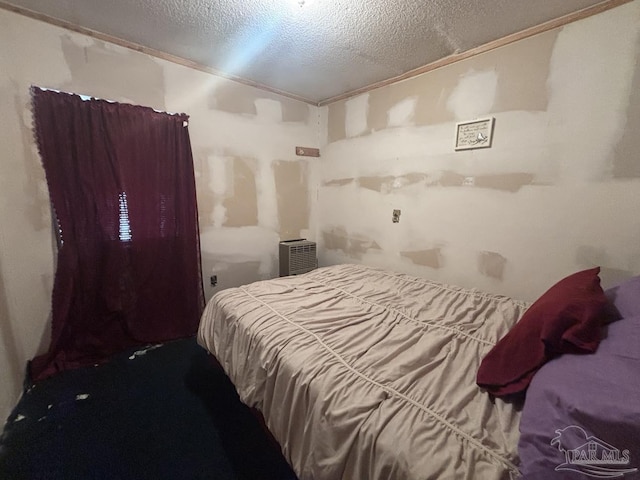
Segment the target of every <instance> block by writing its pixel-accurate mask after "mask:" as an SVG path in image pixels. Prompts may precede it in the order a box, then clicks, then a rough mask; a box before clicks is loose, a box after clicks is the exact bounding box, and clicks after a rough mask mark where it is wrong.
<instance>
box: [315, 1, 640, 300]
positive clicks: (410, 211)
mask: <svg viewBox="0 0 640 480" xmlns="http://www.w3.org/2000/svg"><path fill="white" fill-rule="evenodd" d="M639 58H640V2H632V3H630V4H626V5H624V6H622V7H618V8H615V9H613V10H611V11H608V12H605V13H603V14H600V15H598V16H595V17H591V18H588V19H585V20H582V21H579V22H576V23H572V24H570V25H567V26H565V27H563V28H561V29H557V30H553V31H550V32H547V33H544V34H540V35H537V36H535V37H532V38H530V39H527V40H523V41H519V42H517V43H515V44H511V45H508V46H505V47H502V48H499V49H496V50H494V51H491V52H489V53H485V54H482V55H479V56H477V57H474V58H471V59H468V60H466V61H462V62H459V63H456V64H453V65H450V66H447V67H444V68H441V69H438V70H435V71H433V72H430V73H426V74H424V75H422V76H419V77H416V78H413V79H411V80H407V81H404V82H402V83H397V84H394V85H390V86H387V87H383V88H380V89H377V90H373V91H371V92H369V93H366V94H363V95H360V96H358V97H355V98H351V99H348V100H345V101H341V102H336V103H333V104H330V105H329V106H327V107H323V108H322V111H321V115H322V118H323V125H324V131H323V132H322V137H323V141H322V146H321V150H322V158H321V159H320V163H319V164H318V168H317V169H316V170H315V171H314V176H315V178H316V182H317V184H318V198H319V201H318V202H317V203H316V204H314V208H313V215H312V216H313V219H314V222H315V224H316V225H317V226H318V234H317V237H318V239H319V241H320V242H321V245H320V252H322V254H321V257H320V261H321V264H333V263H340V262H362V263H367V264H372V265H378V266H383V267H387V268H390V269H394V270H398V271H404V272H408V273H413V274H416V275H420V276H425V277H429V278H432V279H435V280H440V281H444V282H447V283H453V284H458V285H463V286H467V287H476V288H479V289H482V290H487V291H492V292H497V293H502V294H506V295H510V296H514V297H516V298H521V299H525V300H533V299H535V298H537V296H539V295H540V294H541V293H542V292H543V291H544V290H546V289H547V288H548V287H550V286H551V285H552V284H553V283H554V282H555V281H557V280H559V279H560V278H562V277H564V276H565V275H567V274H569V273H572V272H575V271H577V270H581V269H584V268H587V267H591V266H595V265H599V266H601V267H602V273H601V278H602V281H603V284H604V285H605V286H607V285H611V284H612V283H615V282H617V281H620V280H622V279H624V278H627V277H629V276H632V275H634V274H638V273H640V240H639V239H640V215H638V213H637V209H638V206H639V205H640V164H639V162H638V159H639V153H640V136H639V135H638V132H640V62H639ZM483 117H495V130H494V138H493V146H492V147H491V148H488V149H479V150H467V151H458V152H456V151H454V135H455V124H456V122H459V121H467V120H473V119H476V118H483ZM467 178H470V179H471V181H472V182H473V183H474V185H473V186H468V185H466V183H467V182H465V179H467ZM393 209H401V211H402V213H401V217H400V223H397V224H394V223H392V222H391V216H392V210H393Z"/></svg>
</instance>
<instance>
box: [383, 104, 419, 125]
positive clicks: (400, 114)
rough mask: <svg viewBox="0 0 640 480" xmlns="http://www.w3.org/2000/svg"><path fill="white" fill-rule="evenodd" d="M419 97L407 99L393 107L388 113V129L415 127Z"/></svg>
mask: <svg viewBox="0 0 640 480" xmlns="http://www.w3.org/2000/svg"><path fill="white" fill-rule="evenodd" d="M417 103H418V97H417V96H413V97H409V98H405V99H404V100H402V101H400V102H398V103H396V104H395V105H394V106H393V107H391V108H390V109H389V111H388V113H387V126H388V127H407V126H411V125H413V121H414V116H415V113H416V104H417Z"/></svg>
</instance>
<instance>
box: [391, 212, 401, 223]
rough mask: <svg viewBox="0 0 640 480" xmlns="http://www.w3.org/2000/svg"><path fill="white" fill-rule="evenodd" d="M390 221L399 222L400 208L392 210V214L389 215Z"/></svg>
mask: <svg viewBox="0 0 640 480" xmlns="http://www.w3.org/2000/svg"><path fill="white" fill-rule="evenodd" d="M391 221H392V222H393V223H400V210H394V211H393V215H392V216H391Z"/></svg>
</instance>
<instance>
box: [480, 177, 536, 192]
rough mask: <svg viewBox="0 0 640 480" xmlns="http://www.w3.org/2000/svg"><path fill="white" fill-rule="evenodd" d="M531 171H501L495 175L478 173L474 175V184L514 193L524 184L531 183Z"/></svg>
mask: <svg viewBox="0 0 640 480" xmlns="http://www.w3.org/2000/svg"><path fill="white" fill-rule="evenodd" d="M533 179H534V175H533V174H531V173H502V174H496V175H479V176H476V177H474V185H475V186H476V187H479V188H492V189H494V190H501V191H504V192H512V193H515V192H517V191H518V190H520V189H521V188H522V187H524V186H525V185H531V183H533Z"/></svg>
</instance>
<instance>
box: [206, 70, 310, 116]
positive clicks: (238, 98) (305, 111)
mask: <svg viewBox="0 0 640 480" xmlns="http://www.w3.org/2000/svg"><path fill="white" fill-rule="evenodd" d="M269 102H277V103H278V104H279V105H280V107H279V110H280V112H281V113H280V114H279V120H278V122H280V121H282V122H299V123H308V122H309V121H310V109H309V105H308V104H306V103H304V102H300V101H297V100H293V99H290V98H286V97H280V96H278V95H276V94H274V93H271V92H266V91H264V90H260V89H258V88H255V87H251V86H249V85H244V84H241V83H237V82H233V81H227V80H222V81H220V82H219V84H218V85H215V87H214V88H213V89H212V93H211V95H209V98H208V106H209V108H210V109H211V110H220V111H223V112H227V113H233V114H236V115H248V116H256V115H257V116H261V115H262V114H263V113H265V112H264V111H262V112H261V109H263V108H266V107H264V105H266V104H267V103H269Z"/></svg>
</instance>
